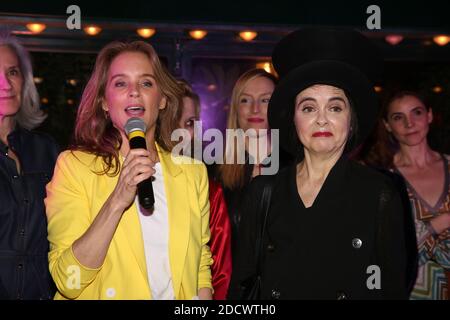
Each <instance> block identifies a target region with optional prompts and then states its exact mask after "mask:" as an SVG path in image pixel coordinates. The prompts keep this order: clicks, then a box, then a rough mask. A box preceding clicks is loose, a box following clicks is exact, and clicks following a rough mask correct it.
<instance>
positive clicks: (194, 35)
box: [189, 30, 208, 40]
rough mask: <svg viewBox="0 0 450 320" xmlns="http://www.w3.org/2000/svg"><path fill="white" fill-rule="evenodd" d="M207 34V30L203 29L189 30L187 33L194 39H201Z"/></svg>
mask: <svg viewBox="0 0 450 320" xmlns="http://www.w3.org/2000/svg"><path fill="white" fill-rule="evenodd" d="M207 34H208V32H206V31H205V30H191V31H189V35H190V36H191V37H192V38H194V39H195V40H201V39H203V38H204V37H205V36H206V35H207Z"/></svg>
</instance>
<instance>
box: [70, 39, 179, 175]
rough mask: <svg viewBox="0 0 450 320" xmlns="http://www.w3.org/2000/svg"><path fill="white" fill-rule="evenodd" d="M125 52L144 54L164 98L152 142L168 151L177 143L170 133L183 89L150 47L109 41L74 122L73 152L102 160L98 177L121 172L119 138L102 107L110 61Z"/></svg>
mask: <svg viewBox="0 0 450 320" xmlns="http://www.w3.org/2000/svg"><path fill="white" fill-rule="evenodd" d="M124 52H140V53H143V54H145V55H146V56H147V57H148V59H149V61H150V63H151V65H152V67H153V71H154V73H155V74H154V76H155V79H156V82H157V84H158V87H159V89H160V90H161V93H162V95H163V96H164V97H166V99H167V105H166V108H164V109H163V110H160V111H159V115H158V119H157V123H156V130H155V140H156V142H157V143H158V144H159V146H160V147H161V148H162V149H163V150H165V151H168V152H170V151H171V150H172V148H173V147H174V146H175V144H176V142H172V141H171V139H170V136H171V134H172V131H173V130H175V129H176V128H177V127H178V123H177V119H178V117H179V114H180V112H181V108H180V106H181V102H180V97H181V94H182V90H181V88H180V86H179V85H178V84H177V81H176V80H175V79H174V78H173V77H172V76H171V75H170V74H169V72H168V71H167V70H166V68H165V67H164V66H163V65H162V64H161V62H160V60H159V58H158V55H157V54H156V52H155V50H154V49H153V47H152V46H151V45H150V44H148V43H146V42H143V41H133V42H119V41H116V42H112V43H110V44H108V45H107V46H106V47H104V48H103V49H102V50H101V51H100V53H99V54H98V56H97V60H96V62H95V67H94V71H93V73H92V75H91V77H90V79H89V81H88V83H87V85H86V88H85V89H84V92H83V95H82V98H81V102H80V106H79V108H78V113H77V119H76V123H75V133H74V139H73V144H72V146H71V149H72V150H81V151H84V152H88V153H92V154H95V155H97V156H98V157H101V158H102V159H103V163H104V170H103V171H100V172H96V173H97V174H108V175H111V176H114V175H117V174H118V173H119V171H120V162H119V151H118V150H119V149H120V146H121V144H122V138H121V135H120V133H119V131H118V130H117V129H116V128H115V127H114V126H113V124H112V122H111V119H110V118H109V117H107V116H106V115H105V112H104V110H103V108H102V106H103V105H104V104H105V103H106V101H105V92H106V83H107V77H108V71H109V68H110V66H111V63H112V61H113V60H114V58H116V57H117V56H118V55H120V54H121V53H124Z"/></svg>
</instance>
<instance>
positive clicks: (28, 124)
mask: <svg viewBox="0 0 450 320" xmlns="http://www.w3.org/2000/svg"><path fill="white" fill-rule="evenodd" d="M0 46H7V47H9V48H10V49H11V50H12V51H13V52H14V53H15V54H16V56H17V59H18V60H19V67H20V71H21V73H22V76H23V86H22V94H21V95H22V97H21V106H20V109H19V112H17V114H16V115H15V116H14V118H15V120H16V121H17V123H18V124H19V125H20V126H21V127H23V128H25V129H28V130H31V129H34V128H36V127H37V126H39V125H40V124H41V123H42V122H43V121H44V120H45V118H46V117H47V115H46V114H45V113H44V112H43V111H42V110H41V109H40V104H39V102H40V100H39V93H38V91H37V89H36V85H35V84H34V80H33V69H32V67H31V59H30V55H29V54H28V51H27V50H26V49H25V48H24V47H23V46H22V45H21V44H20V43H19V41H18V40H17V38H16V37H13V36H11V35H10V34H9V32H6V30H1V31H0Z"/></svg>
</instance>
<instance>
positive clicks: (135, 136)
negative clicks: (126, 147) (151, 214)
mask: <svg viewBox="0 0 450 320" xmlns="http://www.w3.org/2000/svg"><path fill="white" fill-rule="evenodd" d="M146 130H147V126H146V125H145V122H144V121H143V120H142V119H140V118H130V119H128V121H127V123H126V124H125V132H126V133H127V135H128V140H129V143H130V154H131V153H136V151H137V150H134V149H144V150H147V144H146V141H145V132H146ZM146 153H147V154H149V153H148V151H147V152H146ZM146 158H147V159H136V160H135V159H131V160H129V159H128V156H127V160H129V161H130V162H129V163H127V164H129V166H130V167H131V162H133V161H134V163H136V164H137V163H139V165H140V167H138V166H135V167H133V168H131V169H130V170H132V171H131V172H130V173H132V174H135V175H136V174H137V176H136V177H134V181H136V179H137V181H139V182H138V183H137V194H138V199H139V204H140V205H141V206H142V207H143V208H145V209H151V208H153V205H154V203H155V196H154V194H153V186H152V181H151V175H148V174H146V172H145V171H144V172H141V171H142V170H145V167H143V166H144V165H145V164H144V163H143V162H145V161H147V162H149V161H150V159H148V156H147V157H146ZM125 162H127V161H125ZM150 162H151V161H150ZM126 167H127V165H126V163H124V169H123V170H127V169H128V168H126ZM147 173H148V171H147ZM153 173H154V170H153V172H152V174H153ZM140 175H144V176H142V177H140ZM144 177H145V179H142V178H144ZM128 184H129V185H133V181H131V184H130V181H129V182H128Z"/></svg>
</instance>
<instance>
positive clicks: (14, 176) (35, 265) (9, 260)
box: [0, 128, 59, 299]
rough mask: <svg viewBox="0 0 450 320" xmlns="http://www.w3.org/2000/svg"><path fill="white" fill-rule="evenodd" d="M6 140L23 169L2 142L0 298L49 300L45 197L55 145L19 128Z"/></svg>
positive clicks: (46, 139)
mask: <svg viewBox="0 0 450 320" xmlns="http://www.w3.org/2000/svg"><path fill="white" fill-rule="evenodd" d="M8 144H9V148H11V149H12V150H13V151H14V153H15V154H16V155H17V157H18V158H19V161H20V166H21V171H22V172H21V173H18V172H17V168H16V164H15V162H14V160H13V159H11V158H9V157H8V156H7V153H8V151H9V149H8V148H7V147H6V145H5V144H4V143H2V142H1V141H0V204H1V205H0V298H1V299H51V298H52V297H53V294H54V292H55V289H54V285H53V282H52V280H51V277H50V274H49V272H48V257H47V255H48V251H49V245H48V241H47V219H46V215H45V207H44V198H45V185H46V184H47V182H49V181H50V179H51V177H52V175H53V169H54V166H55V162H56V158H57V155H58V152H59V150H58V147H57V145H56V144H55V142H54V141H53V139H51V138H50V137H48V136H47V135H44V134H40V133H35V132H31V131H28V130H25V129H22V128H17V129H16V130H14V131H13V132H11V133H10V134H9V135H8Z"/></svg>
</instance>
